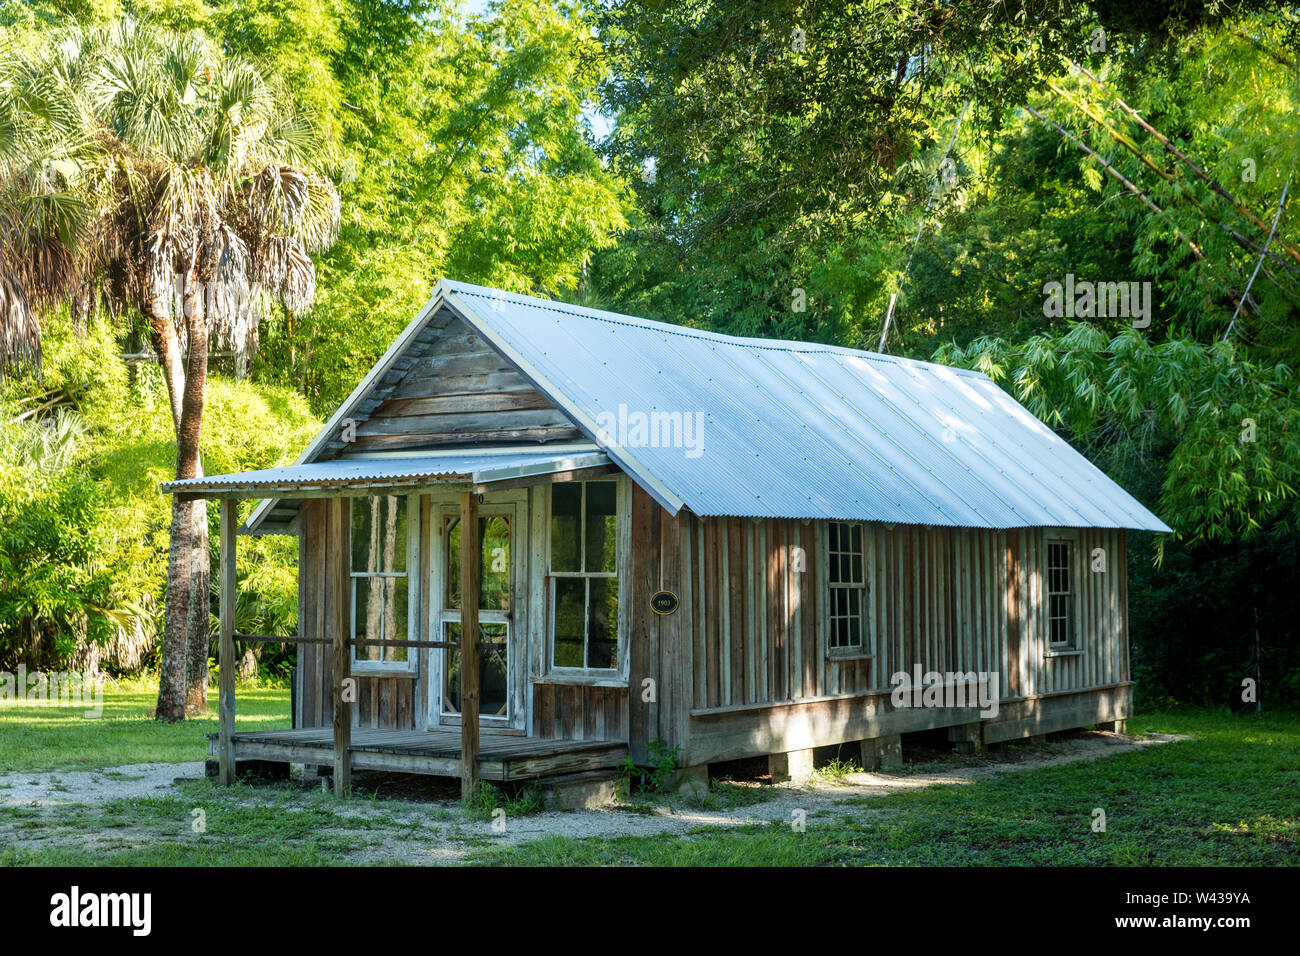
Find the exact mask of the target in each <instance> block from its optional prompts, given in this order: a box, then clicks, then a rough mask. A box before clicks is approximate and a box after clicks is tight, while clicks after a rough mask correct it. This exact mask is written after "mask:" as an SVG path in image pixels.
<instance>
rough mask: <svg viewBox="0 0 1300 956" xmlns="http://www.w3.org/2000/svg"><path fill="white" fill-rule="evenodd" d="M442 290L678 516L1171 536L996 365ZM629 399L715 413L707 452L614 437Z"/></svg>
mask: <svg viewBox="0 0 1300 956" xmlns="http://www.w3.org/2000/svg"><path fill="white" fill-rule="evenodd" d="M440 296H445V297H446V300H447V302H448V304H450V305H451V306H452V307H453V308H454V309H456V310H457V311H458V312H460V313H461V314H462V315H463V317H464V318H465V319H466V321H468V322H470V323H471V324H472V325H474V326H475V327H477V328H478V329H479V330H480V331H481V332H482V333H483V334H484V335H485V336H486V337H488V338H489V339H490V340H491V341H492V342H493V343H494V344H495V345H496V346H497V347H498V348H500V349H501V350H502V351H503V352H504V353H505V354H506V355H507V357H510V358H512V359H514V360H515V361H517V362H518V364H519V365H520V367H521V369H522V370H523V371H524V373H525V374H526V375H528V376H529V377H530V378H532V379H533V380H534V382H535V384H537V386H538V388H539V389H540V390H541V391H542V392H543V393H544V394H546V395H547V396H548V397H549V398H550V399H551V400H552V401H553V402H555V403H556V404H557V405H558V406H559V407H561V408H563V409H564V410H566V411H567V412H569V413H570V415H571V416H572V417H573V418H574V419H575V421H576V422H577V423H578V425H579V426H580V427H582V428H584V430H586V431H587V432H588V433H589V434H590V435H591V436H592V437H593V439H596V440H597V442H598V444H600V445H601V446H602V447H604V448H605V449H606V451H607V452H608V453H609V456H610V458H612V459H613V460H614V461H615V462H616V463H618V465H619V466H620V467H622V468H623V469H624V470H625V471H627V472H628V473H629V474H631V475H632V476H633V477H634V478H636V479H637V480H638V481H640V482H641V483H642V484H643V486H644V487H646V489H647V490H648V491H649V492H650V493H651V494H653V495H654V496H655V497H656V498H657V499H658V500H659V501H660V502H661V503H662V504H664V505H665V506H666V507H668V508H669V509H670V510H672V511H676V510H677V507H679V506H680V505H685V506H686V507H688V508H689V509H690V510H691V511H693V512H694V513H696V514H698V515H726V516H745V517H784V518H839V519H845V520H863V521H880V522H887V523H907V524H925V525H947V526H959V527H977V528H1013V527H1027V526H1048V527H1106V528H1131V529H1140V530H1151V531H1168V530H1170V529H1169V528H1168V527H1167V526H1166V525H1165V524H1164V523H1163V522H1161V521H1160V520H1159V519H1158V518H1157V517H1156V516H1155V515H1153V514H1152V513H1151V512H1150V511H1148V510H1147V509H1146V508H1145V507H1143V506H1142V505H1141V504H1140V503H1139V502H1138V501H1137V500H1136V499H1134V498H1133V497H1132V496H1131V495H1129V494H1128V493H1127V492H1126V491H1124V489H1122V488H1120V487H1119V485H1117V484H1116V483H1115V482H1113V481H1111V480H1110V479H1109V478H1108V477H1106V475H1105V474H1103V473H1102V472H1101V470H1100V469H1098V468H1097V467H1096V466H1094V465H1093V464H1092V463H1091V462H1089V461H1088V460H1087V459H1086V458H1084V457H1083V456H1082V455H1081V454H1079V453H1078V452H1077V451H1075V450H1074V449H1073V448H1071V447H1070V445H1069V444H1068V443H1066V442H1065V441H1064V440H1063V439H1061V438H1060V437H1059V436H1058V435H1056V434H1055V433H1054V432H1053V431H1052V430H1051V429H1050V428H1048V427H1047V426H1045V425H1044V424H1042V423H1041V422H1040V421H1038V419H1036V418H1035V417H1034V416H1033V415H1031V414H1030V413H1029V412H1028V411H1027V410H1026V409H1025V408H1024V407H1022V406H1021V405H1020V404H1019V403H1017V402H1016V401H1015V400H1014V399H1012V398H1011V397H1010V396H1009V395H1007V394H1006V393H1005V392H1004V391H1002V389H1000V388H999V387H998V386H997V385H995V384H994V383H993V382H992V381H991V380H990V379H989V378H988V377H986V376H984V375H982V374H980V373H978V372H972V371H967V370H960V369H954V368H949V367H947V366H942V365H934V364H930V363H927V362H917V361H912V360H909V359H903V358H897V357H894V356H888V355H878V354H875V353H870V352H861V351H855V350H852V349H844V348H837V347H833V346H826V345H816V344H808V343H798V342H782V341H777V340H770V339H745V338H736V337H732V336H724V335H718V334H716V333H710V332H703V331H699V330H695V329H689V328H685V327H681V326H675V325H668V324H664V323H658V322H650V321H647V320H644V319H637V318H633V317H630V316H624V315H618V314H615V313H610V312H601V311H597V310H592V309H586V308H581V307H579V306H573V305H566V304H563V303H557V302H550V301H548V300H545V299H537V298H532V297H529V296H521V295H514V294H510V293H504V292H500V291H498V290H495V289H488V288H483V287H481V286H472V285H467V284H464V283H458V282H447V281H444V282H441V283H439V286H438V289H437V290H435V295H434V298H435V299H437V298H439V297H440ZM620 406H621V408H622V413H623V415H624V416H625V417H624V420H626V421H627V422H629V424H631V425H635V423H636V418H635V416H636V414H637V413H641V414H644V415H646V416H649V415H651V414H652V413H656V412H657V413H661V414H662V413H667V414H669V415H671V414H673V413H679V414H681V415H683V416H685V415H690V416H692V419H691V420H692V421H695V420H697V419H696V418H695V416H697V415H698V416H700V418H699V419H698V420H701V421H702V422H703V429H702V444H701V447H700V448H699V449H698V451H699V454H698V455H697V454H695V453H694V452H695V450H694V449H691V448H687V447H650V446H648V445H646V444H643V443H641V442H639V441H637V440H635V439H636V438H637V436H636V435H635V433H629V434H628V435H627V436H626V437H625V438H624V437H623V436H620V435H617V434H616V435H614V436H613V440H612V441H601V440H600V439H599V438H598V437H597V435H598V433H597V429H598V427H599V426H600V425H601V424H602V422H603V423H604V424H606V425H608V424H610V418H609V416H615V417H617V416H618V415H619V414H620ZM602 413H604V414H605V416H606V417H605V418H604V419H602V418H601V416H602Z"/></svg>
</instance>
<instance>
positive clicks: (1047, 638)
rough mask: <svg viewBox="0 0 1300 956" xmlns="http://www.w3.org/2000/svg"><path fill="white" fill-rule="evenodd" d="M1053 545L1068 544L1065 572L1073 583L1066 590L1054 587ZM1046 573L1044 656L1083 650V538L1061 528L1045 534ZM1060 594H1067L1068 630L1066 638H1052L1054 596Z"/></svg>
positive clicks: (1044, 555) (1044, 567)
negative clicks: (1081, 628)
mask: <svg viewBox="0 0 1300 956" xmlns="http://www.w3.org/2000/svg"><path fill="white" fill-rule="evenodd" d="M1053 545H1065V547H1066V558H1065V572H1066V574H1067V575H1068V579H1067V584H1068V585H1069V588H1068V590H1066V591H1053V590H1052V546H1053ZM1042 575H1043V583H1042V601H1043V603H1042V608H1043V654H1044V656H1046V657H1063V656H1068V655H1071V654H1082V653H1083V646H1082V642H1081V635H1080V628H1079V610H1080V608H1079V604H1080V602H1079V587H1080V581H1081V580H1082V578H1081V576H1080V574H1079V540H1078V537H1077V536H1076V535H1073V534H1069V533H1067V532H1061V531H1054V532H1051V533H1049V534H1046V535H1044V537H1043V565H1042ZM1056 594H1064V595H1065V596H1066V599H1067V602H1066V613H1065V618H1064V620H1065V622H1066V628H1067V630H1068V634H1067V637H1066V639H1065V640H1064V641H1053V640H1052V621H1053V617H1052V597H1053V595H1056Z"/></svg>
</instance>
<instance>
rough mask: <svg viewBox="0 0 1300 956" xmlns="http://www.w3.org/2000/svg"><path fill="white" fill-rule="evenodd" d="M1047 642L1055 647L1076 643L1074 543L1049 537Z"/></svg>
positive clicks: (1046, 592) (1065, 646) (1045, 590)
mask: <svg viewBox="0 0 1300 956" xmlns="http://www.w3.org/2000/svg"><path fill="white" fill-rule="evenodd" d="M1046 570H1047V580H1046V582H1045V584H1046V587H1045V588H1044V593H1045V595H1046V598H1047V602H1046V603H1047V614H1046V616H1045V620H1046V622H1047V643H1048V646H1049V647H1053V648H1073V647H1074V646H1075V621H1074V604H1075V602H1074V542H1072V541H1068V540H1062V539H1053V538H1049V539H1048V540H1047V569H1046Z"/></svg>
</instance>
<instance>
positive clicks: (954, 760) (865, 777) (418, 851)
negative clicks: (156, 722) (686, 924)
mask: <svg viewBox="0 0 1300 956" xmlns="http://www.w3.org/2000/svg"><path fill="white" fill-rule="evenodd" d="M1177 739H1181V738H1178V737H1174V736H1171V735H1159V734H1151V735H1147V736H1145V737H1142V738H1134V737H1129V736H1124V735H1119V734H1113V733H1106V732H1102V731H1083V732H1078V733H1074V734H1070V735H1063V736H1061V737H1059V738H1056V739H1053V740H1052V741H1051V742H1049V743H1046V744H1038V745H1030V744H1027V743H1022V744H1017V745H1015V746H1010V747H1003V748H1001V749H1000V750H999V751H997V752H994V753H988V754H979V755H970V756H957V755H951V754H944V753H942V752H940V751H937V750H936V751H933V752H927V751H925V750H924V749H919V748H918V749H914V750H913V751H911V752H910V753H908V757H909V759H910V760H913V761H917V758H920V760H919V762H911V763H908V764H906V765H905V766H904V767H902V768H900V769H898V770H893V771H890V772H885V773H880V772H877V773H850V774H846V775H843V776H836V777H830V776H824V775H818V776H815V777H814V778H813V780H812V781H810V782H809V783H807V784H806V785H803V786H799V785H794V784H777V785H772V784H771V783H770V782H767V781H766V780H765V778H762V777H754V776H750V777H749V778H748V779H746V778H745V777H743V776H741V775H737V776H736V777H735V778H734V779H733V780H732V781H730V783H731V787H734V788H737V789H741V788H745V789H748V788H760V792H757V793H751V794H748V795H745V794H736V793H735V791H734V790H732V789H731V787H724V788H721V792H722V796H720V797H719V796H717V795H716V794H715V793H714V792H708V793H706V792H703V791H702V789H699V788H697V789H696V790H694V791H691V790H689V789H687V790H684V791H682V792H679V793H678V794H676V795H674V796H671V797H668V798H661V799H658V800H655V801H654V802H645V803H638V804H637V805H635V806H631V807H627V806H624V807H615V808H609V809H602V810H574V811H563V812H559V811H556V812H543V813H535V814H530V815H526V816H516V817H509V816H507V817H506V819H505V821H504V823H505V829H504V832H496V831H494V830H493V824H492V823H491V821H481V820H476V819H474V818H473V817H472V816H470V815H469V814H468V813H467V812H466V811H465V810H463V809H462V808H461V807H460V805H459V802H458V800H457V798H458V796H459V790H458V784H456V783H453V782H450V781H435V780H432V779H430V778H413V777H406V776H400V775H392V774H376V775H362V774H358V775H357V781H356V782H357V785H358V789H359V790H361V791H362V792H363V795H364V796H368V797H369V799H354V800H351V801H348V802H346V803H338V802H337V801H334V800H333V798H332V797H330V796H329V795H327V794H323V793H321V792H320V790H319V789H318V788H317V787H315V786H313V785H311V784H310V783H307V782H304V781H302V780H301V779H298V778H295V781H294V782H292V783H286V782H280V783H279V784H268V785H265V786H263V787H255V788H246V789H243V790H242V791H241V799H244V800H251V801H252V802H259V803H260V802H265V803H267V804H275V805H279V806H286V808H287V809H290V810H292V809H293V808H294V806H295V805H299V806H309V805H317V806H324V807H328V808H329V809H330V810H332V811H333V812H334V813H336V814H338V815H339V816H341V817H344V818H348V819H350V820H355V821H356V823H357V826H358V828H361V829H364V830H365V832H366V838H367V840H366V845H365V846H364V847H362V848H360V849H358V850H356V851H354V852H352V853H349V854H348V862H351V863H360V864H364V863H411V864H417V865H418V864H425V865H430V864H434V865H436V864H454V863H456V862H459V861H460V860H461V859H463V858H464V856H465V855H466V854H467V853H468V852H470V850H471V849H473V848H474V847H475V846H480V845H482V844H483V843H484V842H486V841H489V840H490V841H491V842H494V843H496V842H501V841H504V842H507V843H512V844H517V843H525V842H528V841H531V840H536V839H539V838H541V837H547V836H560V837H569V838H582V837H618V836H652V835H657V834H664V835H681V834H685V833H688V832H691V831H695V830H698V828H701V827H734V826H744V825H748V824H762V823H773V822H781V823H786V822H789V821H791V820H792V819H793V818H794V814H795V812H796V811H803V812H804V813H805V814H806V816H807V817H808V818H813V817H816V816H818V815H819V814H822V813H826V812H833V811H835V810H836V809H837V804H839V803H840V802H842V801H844V800H846V799H849V798H855V797H865V796H883V795H887V794H891V793H897V792H900V791H903V790H914V789H919V788H924V787H933V786H962V785H965V784H970V783H974V782H977V781H980V780H985V779H988V778H990V777H994V776H996V775H998V774H1003V773H1018V772H1021V771H1024V770H1033V769H1038V768H1042V767H1051V766H1056V765H1059V764H1065V763H1072V762H1074V761H1079V760H1095V759H1097V758H1099V757H1105V756H1109V755H1111V754H1117V753H1123V752H1126V751H1130V750H1135V749H1139V748H1143V747H1151V746H1159V745H1160V744H1164V743H1168V742H1170V741H1173V740H1177ZM742 769H743V768H742ZM202 778H203V763H201V762H194V763H181V764H135V765H131V766H124V767H117V768H113V769H108V770H85V771H55V772H48V773H32V772H18V773H5V774H0V807H23V808H26V812H28V813H30V812H33V811H35V812H39V813H40V814H41V815H42V816H43V817H44V816H49V817H51V818H57V817H58V816H59V815H60V814H61V813H62V812H64V811H68V810H87V809H93V808H94V807H96V806H98V805H103V804H106V803H110V802H114V801H121V800H130V799H132V798H141V797H159V796H180V795H181V793H182V791H184V792H187V793H189V794H191V795H192V794H193V790H192V788H191V789H189V790H187V791H186V790H185V787H186V786H187V785H188V783H187V782H188V781H198V780H201V779H202ZM286 790H287V791H289V792H288V793H286ZM367 791H368V792H367ZM727 792H731V793H733V794H735V796H734V797H731V798H728V797H727V796H726V793H727ZM746 796H748V797H749V798H750V799H745V797H746ZM737 797H739V798H740V799H736V798H737ZM751 799H752V801H753V802H751ZM286 800H287V801H288V803H287V805H286ZM728 804H733V805H731V806H728ZM734 804H745V805H734ZM852 812H853V813H855V814H858V815H861V814H864V813H871V812H873V811H871V810H869V809H866V808H864V807H862V806H861V805H860V804H859V805H857V806H855V807H854V808H853V810H852ZM23 829H24V827H23V825H22V823H21V822H19V821H14V823H13V824H9V823H0V841H3V842H8V840H10V839H15V838H19V839H21V838H22V837H21V831H22V830H23ZM6 830H7V831H9V832H5V831H6ZM347 830H348V828H346V827H343V828H340V831H341V832H347ZM87 836H88V834H86V833H84V832H83V833H81V834H80V835H79V836H78V837H77V841H78V843H79V845H81V846H85V845H86V843H87V840H86V837H87ZM124 836H127V834H124V833H123V832H122V831H121V830H120V829H119V830H117V831H115V833H114V840H115V842H116V844H117V845H118V846H121V845H122V838H123V837H124ZM144 838H146V836H145V835H143V834H142V839H144ZM128 842H130V841H129V840H128Z"/></svg>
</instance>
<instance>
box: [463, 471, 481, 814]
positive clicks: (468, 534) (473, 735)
mask: <svg viewBox="0 0 1300 956" xmlns="http://www.w3.org/2000/svg"><path fill="white" fill-rule="evenodd" d="M479 557H480V555H479V541H478V498H477V496H475V495H474V494H473V492H469V491H466V492H462V493H461V496H460V796H461V799H462V800H466V801H468V800H469V799H470V798H471V797H472V796H473V795H474V790H475V789H476V787H477V785H478V585H479Z"/></svg>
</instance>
